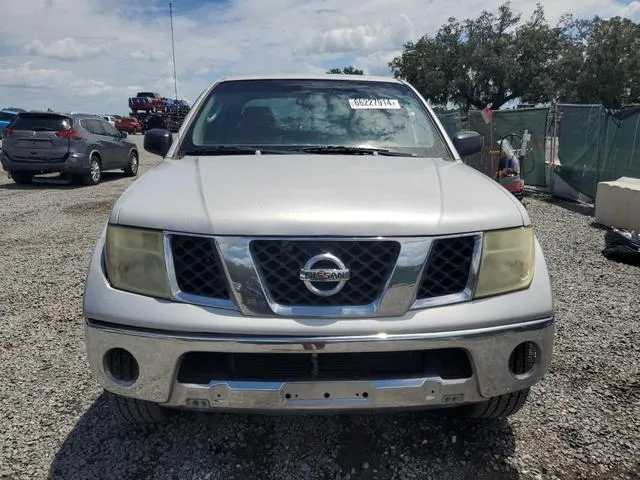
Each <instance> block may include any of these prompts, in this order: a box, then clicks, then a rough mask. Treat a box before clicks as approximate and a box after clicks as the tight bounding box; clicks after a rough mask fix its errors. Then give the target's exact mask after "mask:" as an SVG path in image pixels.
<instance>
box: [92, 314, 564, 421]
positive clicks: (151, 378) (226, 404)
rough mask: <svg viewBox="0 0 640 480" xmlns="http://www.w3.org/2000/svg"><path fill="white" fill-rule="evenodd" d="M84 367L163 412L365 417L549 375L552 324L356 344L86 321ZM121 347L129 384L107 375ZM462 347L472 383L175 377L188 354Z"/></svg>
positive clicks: (464, 398)
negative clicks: (523, 347)
mask: <svg viewBox="0 0 640 480" xmlns="http://www.w3.org/2000/svg"><path fill="white" fill-rule="evenodd" d="M85 335H86V347H87V353H88V359H89V364H90V366H91V369H92V372H93V374H94V376H95V378H96V379H97V380H98V382H99V383H100V384H101V385H102V386H103V387H104V388H105V390H108V391H111V392H113V393H116V394H119V395H124V396H128V397H134V398H139V399H143V400H149V401H153V402H158V403H161V404H164V405H166V406H172V407H183V408H196V409H221V410H245V411H246V410H252V411H296V410H301V411H314V410H315V411H326V410H354V409H355V410H368V409H378V408H416V407H418V408H420V407H423V408H428V407H442V406H449V405H454V404H460V403H472V402H480V401H483V400H486V399H488V398H490V397H494V396H497V395H501V394H504V393H509V392H512V391H517V390H521V389H524V388H527V387H530V386H531V385H533V384H535V383H536V382H538V381H539V380H540V379H541V378H542V376H543V375H544V373H545V372H546V370H547V368H548V366H549V363H550V360H551V354H552V349H553V336H554V323H553V319H543V320H538V321H533V322H527V323H520V324H515V325H508V326H503V327H492V328H485V329H479V330H467V331H455V332H442V333H428V334H407V335H382V334H381V335H371V336H354V337H344V336H343V337H322V338H316V337H251V336H234V337H225V336H219V335H204V334H198V335H188V334H187V335H185V334H184V333H170V332H159V331H149V330H134V329H124V328H122V327H120V326H115V325H108V324H103V323H95V322H92V321H89V322H87V323H86V324H85ZM523 342H533V344H535V346H536V350H537V357H536V362H535V364H534V367H533V368H532V369H531V370H530V371H529V372H527V373H526V374H523V375H514V374H513V373H512V372H511V370H510V369H509V357H510V356H511V353H512V352H513V350H514V349H515V348H516V347H517V346H518V345H519V344H521V343H523ZM113 348H121V349H124V350H126V351H128V352H129V353H131V354H132V355H133V356H134V357H135V359H136V360H137V362H138V365H139V375H138V378H137V380H136V381H135V382H132V383H126V382H123V381H119V380H117V379H116V378H114V377H113V376H112V375H111V374H110V373H109V372H108V371H107V370H108V369H107V368H106V362H105V358H106V355H107V353H108V352H109V350H110V349H113ZM441 348H461V349H464V350H465V351H466V352H467V354H468V356H469V359H470V362H471V367H472V372H473V374H472V376H471V377H470V378H463V379H453V380H446V379H442V378H440V377H426V378H411V379H406V378H398V379H384V380H367V381H315V382H313V381H312V382H309V381H303V382H297V381H296V382H255V381H250V382H249V381H211V382H209V383H207V384H193V383H180V382H178V381H177V372H178V368H179V366H180V361H181V358H182V357H183V355H184V354H186V353H188V352H194V351H197V352H234V353H244V352H263V353H264V352H271V353H279V354H282V355H286V354H288V353H296V352H297V353H301V352H303V353H304V352H309V351H313V353H317V354H318V355H322V354H324V353H335V352H375V351H401V350H429V349H441Z"/></svg>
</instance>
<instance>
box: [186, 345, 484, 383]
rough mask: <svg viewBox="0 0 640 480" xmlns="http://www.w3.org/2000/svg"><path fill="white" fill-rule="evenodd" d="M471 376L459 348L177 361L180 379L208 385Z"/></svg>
mask: <svg viewBox="0 0 640 480" xmlns="http://www.w3.org/2000/svg"><path fill="white" fill-rule="evenodd" d="M471 375H472V370H471V364H470V362H469V357H468V355H467V354H466V352H465V351H464V350H462V349H458V348H449V349H438V350H411V351H397V352H355V353H354V352H349V353H320V354H313V353H223V352H189V353H187V354H185V355H184V357H183V358H182V361H181V363H180V367H179V370H178V381H179V382H181V383H197V384H207V383H209V382H211V381H216V380H217V381H220V380H244V381H281V382H286V381H317V380H338V381H339V380H372V379H377V380H384V379H395V378H421V377H426V376H439V377H441V378H444V379H453V378H470V377H471Z"/></svg>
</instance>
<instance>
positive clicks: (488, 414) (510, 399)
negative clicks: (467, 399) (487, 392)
mask: <svg viewBox="0 0 640 480" xmlns="http://www.w3.org/2000/svg"><path fill="white" fill-rule="evenodd" d="M528 396H529V389H528V388H525V389H524V390H518V391H517V392H511V393H506V394H504V395H500V396H498V397H493V398H490V399H489V400H487V401H486V402H481V403H474V404H472V405H465V406H462V407H457V408H455V410H456V412H455V413H456V416H462V417H465V418H472V419H500V418H507V417H510V416H511V415H514V414H516V413H518V412H519V411H520V409H521V408H522V407H524V404H525V403H526V402H527V397H528Z"/></svg>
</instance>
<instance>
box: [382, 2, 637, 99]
mask: <svg viewBox="0 0 640 480" xmlns="http://www.w3.org/2000/svg"><path fill="white" fill-rule="evenodd" d="M389 66H390V67H391V70H392V72H393V74H394V75H395V76H396V77H399V78H404V79H406V80H407V81H409V82H410V83H411V84H413V85H414V86H415V87H416V88H417V89H418V90H419V91H420V92H421V93H422V94H423V95H424V96H425V97H429V98H430V99H431V101H432V102H434V103H436V104H440V105H446V104H447V103H449V102H452V103H454V104H456V105H460V106H464V107H467V108H468V107H470V106H475V107H476V108H480V109H482V108H484V107H485V106H487V105H490V107H491V108H492V109H494V110H495V109H498V108H500V107H501V106H502V105H504V104H505V103H507V102H509V101H510V100H514V99H520V100H521V101H523V102H532V103H537V102H548V101H552V100H557V101H561V102H572V103H598V102H601V103H603V104H604V105H605V106H607V107H611V108H619V107H620V106H621V105H623V104H625V103H632V102H638V101H640V78H639V76H638V74H637V72H638V71H639V69H640V24H636V23H634V22H632V21H631V20H628V19H623V18H620V17H614V18H611V19H608V20H603V19H601V18H599V17H594V18H593V19H591V20H585V19H574V18H573V17H572V16H571V15H565V16H563V17H562V18H561V19H560V21H559V22H558V24H557V25H555V26H551V25H550V24H549V23H548V22H547V20H546V18H545V15H544V10H543V7H542V6H541V5H539V4H538V5H537V7H536V9H535V10H534V12H533V14H532V15H531V16H530V17H529V18H528V19H526V20H524V21H523V19H522V16H521V15H519V14H516V13H514V12H513V11H512V9H511V6H510V3H509V2H507V3H504V4H503V5H501V6H499V7H498V9H497V11H496V12H487V11H483V12H482V13H481V15H480V16H479V17H478V18H476V19H467V20H464V21H458V20H456V19H455V18H453V17H452V18H449V19H448V21H447V23H445V24H444V25H442V26H441V27H440V29H439V30H438V32H437V33H436V34H435V35H434V36H429V35H425V36H423V37H422V38H420V39H419V40H418V41H416V42H408V43H406V44H405V45H404V46H403V52H402V54H401V55H400V56H398V57H396V58H394V59H393V61H392V62H390V63H389Z"/></svg>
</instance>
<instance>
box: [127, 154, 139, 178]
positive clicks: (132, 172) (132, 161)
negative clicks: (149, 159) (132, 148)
mask: <svg viewBox="0 0 640 480" xmlns="http://www.w3.org/2000/svg"><path fill="white" fill-rule="evenodd" d="M139 163H140V162H139V160H138V154H137V153H136V152H131V153H130V154H129V165H127V167H126V168H125V169H124V174H125V175H126V176H127V177H135V176H136V175H138V167H139Z"/></svg>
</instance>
